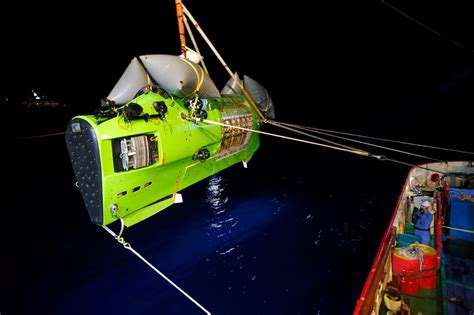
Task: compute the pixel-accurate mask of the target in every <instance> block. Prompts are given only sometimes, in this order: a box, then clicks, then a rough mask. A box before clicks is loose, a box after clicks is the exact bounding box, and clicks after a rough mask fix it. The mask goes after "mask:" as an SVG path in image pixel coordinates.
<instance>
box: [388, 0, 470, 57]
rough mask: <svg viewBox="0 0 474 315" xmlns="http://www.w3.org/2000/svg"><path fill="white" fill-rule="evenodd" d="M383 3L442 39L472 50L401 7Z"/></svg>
mask: <svg viewBox="0 0 474 315" xmlns="http://www.w3.org/2000/svg"><path fill="white" fill-rule="evenodd" d="M382 3H383V4H385V5H386V6H387V7H389V8H391V9H392V10H394V11H395V12H397V13H399V14H401V15H402V16H404V17H406V18H407V19H409V20H410V21H412V22H414V23H416V24H418V25H419V26H421V27H423V28H425V29H427V30H428V31H430V32H432V33H433V34H436V35H438V36H439V37H441V38H442V39H444V40H447V41H449V42H451V43H452V44H453V45H456V46H458V47H460V48H462V49H465V50H469V51H471V52H472V50H471V49H467V48H466V47H465V46H464V45H463V44H461V43H458V42H457V41H455V40H452V39H450V38H449V37H447V36H445V35H443V34H441V33H440V32H438V31H436V30H435V29H433V28H431V27H429V26H428V25H426V24H423V23H421V22H420V21H418V20H417V19H415V18H414V17H411V16H410V15H408V14H406V13H405V12H403V11H402V10H400V9H398V8H396V7H394V6H393V5H391V4H390V3H388V2H385V0H382Z"/></svg>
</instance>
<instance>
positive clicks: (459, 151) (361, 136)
mask: <svg viewBox="0 0 474 315" xmlns="http://www.w3.org/2000/svg"><path fill="white" fill-rule="evenodd" d="M280 124H282V123H280ZM285 125H289V126H293V127H302V128H307V129H309V130H317V131H325V132H330V133H335V134H341V135H347V136H352V137H358V138H366V139H372V140H379V141H386V142H392V143H398V144H405V145H411V146H417V147H423V148H428V149H436V150H444V151H451V152H458V153H466V154H472V155H474V152H470V151H462V150H455V149H449V148H442V147H435V146H431V145H424V144H419V143H412V142H406V141H397V140H391V139H385V138H377V137H371V136H364V135H358V134H355V133H349V132H341V131H335V130H329V129H322V128H315V127H306V126H301V125H295V124H285Z"/></svg>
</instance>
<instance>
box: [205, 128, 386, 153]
mask: <svg viewBox="0 0 474 315" xmlns="http://www.w3.org/2000/svg"><path fill="white" fill-rule="evenodd" d="M199 121H201V122H203V123H206V124H210V125H215V126H222V127H230V128H235V129H240V130H245V131H249V132H254V133H259V134H263V135H267V136H271V137H276V138H281V139H287V140H292V141H296V142H302V143H306V144H312V145H316V146H320V147H325V148H330V149H334V150H339V151H344V152H349V153H354V154H358V155H363V156H370V157H375V158H378V159H383V157H382V156H377V155H372V154H370V153H369V152H367V151H363V150H349V149H344V148H340V147H335V146H331V145H327V144H323V143H318V142H314V141H308V140H303V139H298V138H293V137H287V136H282V135H279V134H275V133H270V132H265V131H260V130H255V129H249V128H244V127H239V126H233V125H228V124H223V123H220V122H217V121H213V120H208V119H202V120H199Z"/></svg>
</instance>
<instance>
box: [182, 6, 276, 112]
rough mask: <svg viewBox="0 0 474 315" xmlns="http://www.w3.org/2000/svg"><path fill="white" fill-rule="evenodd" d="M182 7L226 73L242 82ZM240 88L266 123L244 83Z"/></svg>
mask: <svg viewBox="0 0 474 315" xmlns="http://www.w3.org/2000/svg"><path fill="white" fill-rule="evenodd" d="M182 7H183V12H184V14H186V15H187V17H188V18H189V19H190V20H191V22H192V23H193V25H194V27H196V29H197V31H198V32H199V34H201V36H202V38H203V39H204V41H205V42H206V44H207V46H209V48H210V49H211V50H212V52H213V53H214V55H215V56H216V58H217V59H218V60H219V61H220V63H221V64H222V66H224V68H225V69H226V71H227V72H228V73H229V74H230V77H231V78H234V80H235V82H240V80H239V78H238V77H237V75H236V74H235V73H234V72H232V70H230V67H229V66H228V65H227V63H226V62H225V61H224V58H222V56H221V54H219V52H218V51H217V49H216V47H215V46H214V45H213V44H212V42H211V40H210V39H209V38H208V37H207V35H206V33H204V31H203V30H202V28H201V27H200V26H199V23H198V22H197V21H196V20H195V19H194V17H193V16H192V14H191V12H189V11H188V9H187V8H186V7H185V6H184V4H182ZM239 87H240V89H241V90H242V92H243V93H244V95H245V97H246V98H247V100H248V101H249V103H250V105H252V107H253V109H255V111H256V113H257V114H258V115H259V116H260V118H262V120H263V121H266V120H267V119H266V118H265V116H264V115H263V114H262V112H261V111H260V109H258V106H257V104H255V101H254V100H253V99H252V98H251V97H250V95H249V93H248V92H247V89H246V88H245V87H244V85H243V84H242V83H239Z"/></svg>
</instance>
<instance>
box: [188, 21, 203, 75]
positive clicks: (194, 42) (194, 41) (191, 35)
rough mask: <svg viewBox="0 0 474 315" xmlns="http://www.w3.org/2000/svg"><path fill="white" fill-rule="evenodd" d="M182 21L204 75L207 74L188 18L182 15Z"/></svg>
mask: <svg viewBox="0 0 474 315" xmlns="http://www.w3.org/2000/svg"><path fill="white" fill-rule="evenodd" d="M183 21H184V26H186V30H187V31H188V35H189V38H191V42H192V43H193V47H194V49H196V52H197V53H198V54H199V56H200V57H201V64H202V67H203V68H204V71H206V73H207V74H209V71H207V67H206V64H205V63H204V57H203V56H202V55H201V51H199V46H198V44H197V42H196V38H194V34H193V30H192V29H191V27H190V26H189V23H188V18H187V17H186V15H184V14H183Z"/></svg>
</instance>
